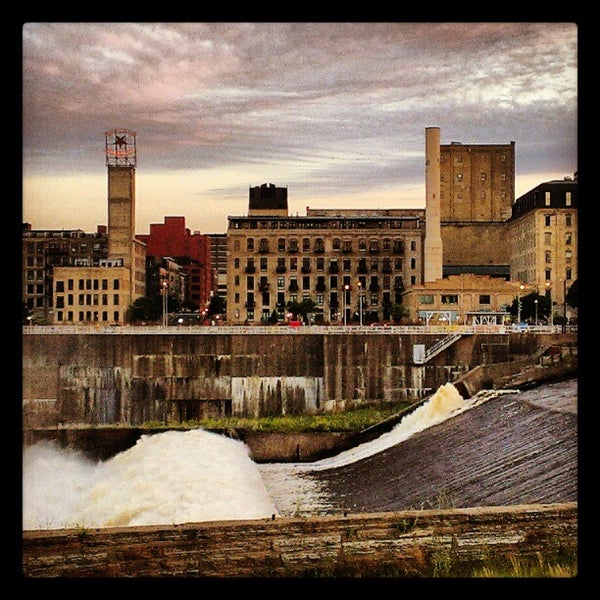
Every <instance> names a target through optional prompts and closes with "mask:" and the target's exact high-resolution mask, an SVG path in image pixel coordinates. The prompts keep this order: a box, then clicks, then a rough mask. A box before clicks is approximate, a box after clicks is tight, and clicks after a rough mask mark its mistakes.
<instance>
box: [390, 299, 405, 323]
mask: <svg viewBox="0 0 600 600" xmlns="http://www.w3.org/2000/svg"><path fill="white" fill-rule="evenodd" d="M390 316H391V317H392V320H393V321H394V322H395V323H397V322H398V321H401V320H402V319H403V318H404V317H407V316H408V309H406V308H404V306H402V304H392V306H391V308H390Z"/></svg>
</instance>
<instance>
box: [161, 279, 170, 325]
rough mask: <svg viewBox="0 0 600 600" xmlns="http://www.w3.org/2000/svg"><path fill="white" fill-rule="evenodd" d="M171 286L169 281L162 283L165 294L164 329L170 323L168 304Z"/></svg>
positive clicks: (163, 299)
mask: <svg viewBox="0 0 600 600" xmlns="http://www.w3.org/2000/svg"><path fill="white" fill-rule="evenodd" d="M168 286H169V283H168V282H167V281H163V282H162V292H163V298H162V301H163V306H162V308H163V327H166V326H167V323H168V322H169V312H168V304H167V287H168Z"/></svg>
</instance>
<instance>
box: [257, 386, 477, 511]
mask: <svg viewBox="0 0 600 600" xmlns="http://www.w3.org/2000/svg"><path fill="white" fill-rule="evenodd" d="M481 399H482V398H481V397H474V398H473V399H471V400H465V399H464V398H463V397H462V396H461V395H460V394H459V393H458V390H457V389H456V388H455V387H454V385H452V384H451V383H446V384H444V385H442V386H440V387H439V388H438V390H437V391H436V392H435V394H434V395H433V396H431V398H430V399H429V400H427V402H425V403H424V404H422V405H421V406H419V407H418V408H416V409H415V410H414V411H413V412H411V413H409V414H407V415H406V416H405V417H404V418H403V419H402V420H401V421H400V423H398V424H397V425H396V426H395V427H394V428H393V429H391V430H390V431H389V432H387V433H384V434H382V435H381V436H379V437H378V438H377V439H375V440H372V441H370V442H367V443H365V444H361V445H360V446H356V447H354V448H350V449H349V450H346V451H344V452H341V453H340V454H338V455H336V456H333V457H331V458H324V459H322V460H319V461H316V462H313V463H287V464H283V463H274V464H265V465H261V466H260V469H261V472H262V475H263V477H264V479H265V481H266V482H267V487H268V488H269V490H270V492H271V495H272V496H273V498H274V499H275V503H276V505H277V508H278V511H279V512H280V513H282V514H285V515H292V514H293V515H298V516H299V515H305V514H308V513H312V514H316V513H319V512H326V511H327V510H330V509H332V508H335V506H334V505H333V504H332V502H335V499H333V500H332V499H330V498H328V497H327V495H326V494H325V493H324V492H323V491H322V489H321V487H320V485H319V482H318V481H316V480H314V479H311V477H310V473H311V472H314V471H322V470H325V469H334V468H337V467H343V466H344V465H348V464H350V463H353V462H356V461H358V460H362V459H364V458H367V457H369V456H373V455H374V454H377V453H378V452H382V451H383V450H385V449H387V448H391V447H392V446H395V445H396V444H399V443H400V442H403V441H404V440H406V439H408V438H409V437H411V436H412V435H414V434H415V433H417V432H419V431H423V430H424V429H427V428H428V427H432V426H434V425H437V424H438V423H441V422H442V421H445V420H446V419H448V418H450V417H453V416H456V415H458V414H460V413H461V412H464V411H465V410H467V409H469V408H471V407H472V406H474V405H475V404H477V403H478V402H480V401H481Z"/></svg>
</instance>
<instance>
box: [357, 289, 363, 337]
mask: <svg viewBox="0 0 600 600" xmlns="http://www.w3.org/2000/svg"><path fill="white" fill-rule="evenodd" d="M362 295H363V292H362V283H361V282H360V281H359V282H358V319H359V323H360V326H361V327H362V324H363V297H362Z"/></svg>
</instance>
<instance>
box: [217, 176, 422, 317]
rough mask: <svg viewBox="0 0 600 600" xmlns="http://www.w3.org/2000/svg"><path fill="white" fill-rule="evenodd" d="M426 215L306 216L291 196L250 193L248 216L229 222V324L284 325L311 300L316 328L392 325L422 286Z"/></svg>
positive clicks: (265, 189)
mask: <svg viewBox="0 0 600 600" xmlns="http://www.w3.org/2000/svg"><path fill="white" fill-rule="evenodd" d="M423 220H424V211H423V210H418V209H417V210H402V209H398V210H310V209H308V210H307V215H306V216H289V215H288V207H287V188H277V187H275V186H274V185H273V184H269V185H267V184H263V185H262V186H260V187H259V186H257V187H254V188H250V207H249V214H248V216H229V217H228V221H229V224H228V230H227V251H228V270H227V322H228V323H232V324H233V323H244V322H248V323H256V322H265V321H268V320H269V319H272V318H273V315H274V314H275V315H276V316H277V320H278V321H284V320H285V319H286V318H287V317H286V313H287V307H288V303H290V302H302V300H305V299H311V300H312V301H313V302H314V303H315V304H316V309H315V312H314V316H313V322H315V323H321V322H322V323H328V322H330V323H343V322H346V323H348V322H352V321H353V322H358V321H359V319H360V318H361V316H362V317H363V318H364V320H365V322H366V321H377V320H381V319H388V318H389V315H390V309H391V306H392V305H393V304H394V303H400V302H401V295H402V292H403V291H404V289H405V287H407V286H411V285H415V284H417V283H420V282H421V281H422V278H423V239H424V227H423Z"/></svg>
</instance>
